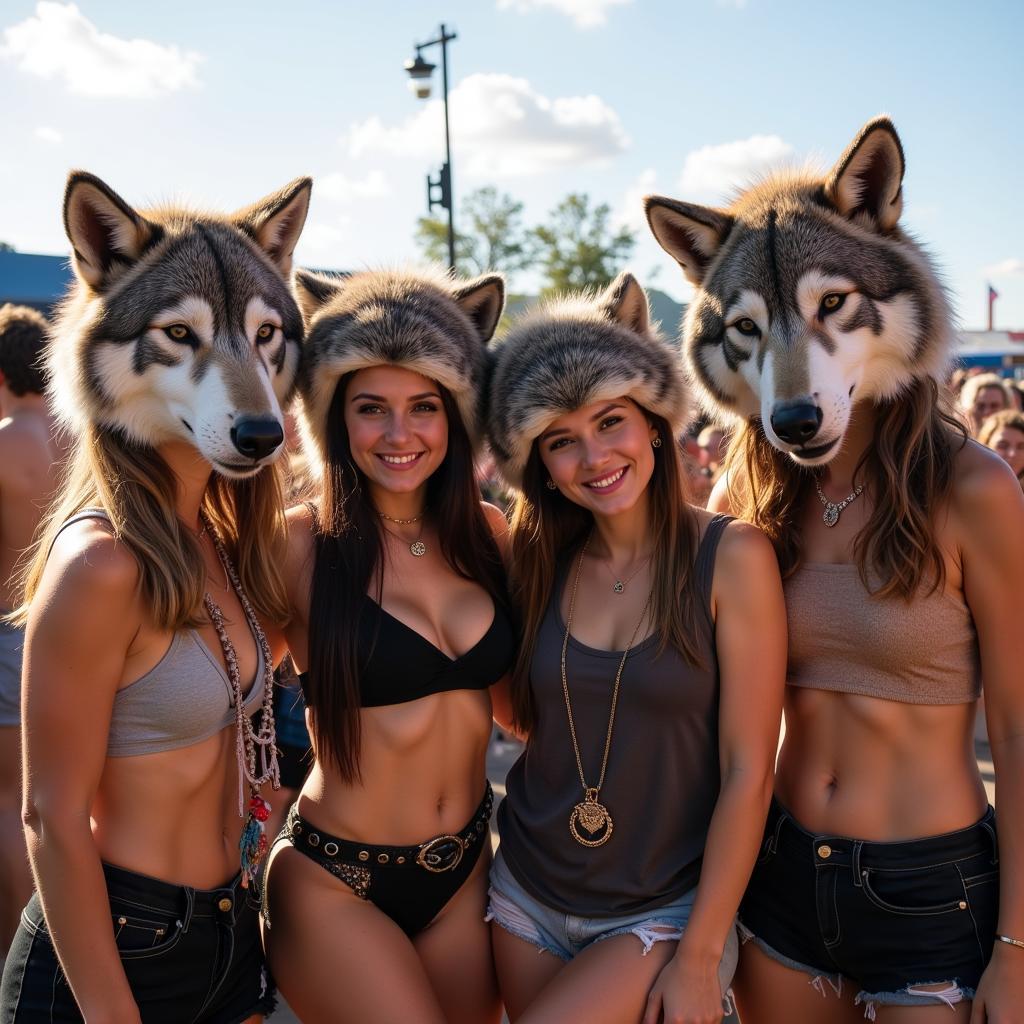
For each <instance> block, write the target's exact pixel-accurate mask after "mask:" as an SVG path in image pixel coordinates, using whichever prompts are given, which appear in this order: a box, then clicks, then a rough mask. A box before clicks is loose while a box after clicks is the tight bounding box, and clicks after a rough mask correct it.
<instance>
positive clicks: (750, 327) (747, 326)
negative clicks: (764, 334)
mask: <svg viewBox="0 0 1024 1024" xmlns="http://www.w3.org/2000/svg"><path fill="white" fill-rule="evenodd" d="M733 327H735V328H736V330H737V331H739V332H740V334H744V335H746V336H747V337H748V338H753V337H754V336H755V335H757V334H760V333H761V332H760V330H758V327H757V324H755V323H754V321H753V320H751V319H750V317H749V316H745V317H743V319H742V320H737V321H736V323H734V324H733Z"/></svg>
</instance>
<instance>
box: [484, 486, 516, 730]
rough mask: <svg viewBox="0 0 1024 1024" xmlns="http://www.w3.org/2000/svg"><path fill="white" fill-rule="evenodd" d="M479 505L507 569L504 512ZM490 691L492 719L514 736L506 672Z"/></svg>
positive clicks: (509, 551)
mask: <svg viewBox="0 0 1024 1024" xmlns="http://www.w3.org/2000/svg"><path fill="white" fill-rule="evenodd" d="M480 507H481V508H482V509H483V511H484V518H485V519H486V520H487V525H488V526H489V527H490V528H491V535H492V536H493V537H494V543H495V544H497V545H498V551H499V552H500V553H501V560H502V562H503V563H504V565H505V568H506V570H507V569H508V566H509V559H510V558H511V556H512V544H511V539H510V536H509V525H508V520H507V519H506V518H505V513H504V512H502V511H501V509H500V508H498V507H497V505H492V504H491V503H490V502H489V501H481V502H480ZM490 692H491V714H492V715H493V716H494V721H495V722H496V723H497V724H498V726H499V728H501V729H502V730H503V731H504V732H506V733H508V734H509V735H510V736H516V735H517V733H516V731H515V728H514V726H513V724H512V718H513V715H512V689H511V677H510V676H509V675H508V674H506V675H503V676H502V677H501V678H500V679H499V680H498V681H497V682H496V683H495V684H494V685H493V686H491V687H490Z"/></svg>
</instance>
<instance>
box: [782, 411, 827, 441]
mask: <svg viewBox="0 0 1024 1024" xmlns="http://www.w3.org/2000/svg"><path fill="white" fill-rule="evenodd" d="M820 426H821V410H820V409H819V408H818V407H817V406H816V405H811V403H810V402H791V403H788V404H787V405H781V406H778V407H776V408H775V410H774V411H773V412H772V430H774V431H775V433H776V435H777V436H778V437H779V438H780V439H781V440H783V441H785V443H786V444H800V445H803V444H807V442H808V441H810V439H811V438H812V437H814V435H815V434H816V433H817V432H818V428H819V427H820Z"/></svg>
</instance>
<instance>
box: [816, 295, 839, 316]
mask: <svg viewBox="0 0 1024 1024" xmlns="http://www.w3.org/2000/svg"><path fill="white" fill-rule="evenodd" d="M845 301H846V296H845V295H843V294H842V292H832V293H830V294H829V295H826V296H825V298H823V299H822V300H821V307H820V308H819V310H818V315H819V316H821V317H826V316H828V314H829V313H834V312H835V311H836V310H837V309H842V308H843V303H844V302H845Z"/></svg>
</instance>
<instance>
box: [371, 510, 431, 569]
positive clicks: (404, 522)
mask: <svg viewBox="0 0 1024 1024" xmlns="http://www.w3.org/2000/svg"><path fill="white" fill-rule="evenodd" d="M426 513H427V510H426V509H424V510H423V511H422V512H420V514H419V515H415V516H410V518H408V519H396V518H395V517H394V516H389V515H386V514H385V513H384V512H378V513H377V515H379V516H380V517H381V519H386V520H387V521H388V522H389V523H397V524H398V525H399V526H411V525H412V524H413V523H418V522H419V521H420V520H421V519H422V518H423V517H424V516H425V515H426ZM384 529H385V530H387V532H388V533H391V531H390V530H388V529H387V527H384ZM391 536H392V537H394V538H395V539H396V540H400V541H401V542H402V543H403V544H406V543H408V541H406V539H405V538H404V537H399V535H398V534H397V533H391ZM422 537H423V527H422V526H421V527H420V534H419V536H418V537H417V538H416V539H415V540H414V541H413V542H412V543H411V544H409V551H410V552H411V553H412V554H414V555H415V556H416V557H417V558H422V557H423V556H424V555H425V554H426V553H427V545H426V544H424V543H423V540H422Z"/></svg>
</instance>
